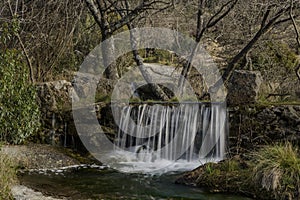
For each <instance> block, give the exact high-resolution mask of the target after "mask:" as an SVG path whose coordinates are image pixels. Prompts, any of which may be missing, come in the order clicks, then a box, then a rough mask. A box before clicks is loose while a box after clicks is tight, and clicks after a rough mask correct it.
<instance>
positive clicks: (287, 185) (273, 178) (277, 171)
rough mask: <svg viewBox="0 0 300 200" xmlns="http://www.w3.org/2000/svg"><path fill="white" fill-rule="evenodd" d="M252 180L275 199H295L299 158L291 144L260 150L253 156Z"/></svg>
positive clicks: (298, 187)
mask: <svg viewBox="0 0 300 200" xmlns="http://www.w3.org/2000/svg"><path fill="white" fill-rule="evenodd" d="M253 161H254V162H255V165H254V166H255V167H254V168H253V179H254V181H255V182H257V183H258V184H259V185H261V186H262V187H263V188H265V189H266V190H268V191H272V192H274V193H275V196H276V198H277V199H286V198H291V199H296V197H297V196H296V195H297V193H298V194H299V192H300V156H299V151H298V149H296V148H294V147H293V146H292V145H291V144H289V143H288V144H285V145H275V146H268V147H264V148H262V149H261V150H260V151H258V152H257V153H254V154H253Z"/></svg>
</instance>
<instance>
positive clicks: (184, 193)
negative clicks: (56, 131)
mask: <svg viewBox="0 0 300 200" xmlns="http://www.w3.org/2000/svg"><path fill="white" fill-rule="evenodd" d="M176 177H178V174H176V173H169V174H164V175H160V176H158V175H144V174H132V173H131V174H128V173H121V172H118V171H116V170H112V169H91V168H81V169H76V170H71V171H64V172H62V173H57V172H52V173H46V174H41V173H40V172H30V173H29V172H26V173H22V174H21V175H20V176H19V179H20V182H21V183H22V184H24V185H27V186H29V187H31V188H33V189H35V190H38V191H41V192H43V193H44V194H46V195H52V196H53V195H54V196H56V197H67V198H68V199H197V200H249V198H246V197H240V196H234V195H228V194H212V193H209V192H206V191H204V190H202V189H200V188H195V187H188V186H184V185H178V184H174V181H175V179H176Z"/></svg>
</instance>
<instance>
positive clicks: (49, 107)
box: [37, 80, 72, 113]
mask: <svg viewBox="0 0 300 200" xmlns="http://www.w3.org/2000/svg"><path fill="white" fill-rule="evenodd" d="M37 90H38V99H39V104H40V107H41V110H42V112H44V113H46V112H47V111H58V110H59V109H62V108H65V107H71V98H70V95H71V92H72V84H71V83H70V82H68V81H66V80H60V81H52V82H44V83H40V84H38V85H37Z"/></svg>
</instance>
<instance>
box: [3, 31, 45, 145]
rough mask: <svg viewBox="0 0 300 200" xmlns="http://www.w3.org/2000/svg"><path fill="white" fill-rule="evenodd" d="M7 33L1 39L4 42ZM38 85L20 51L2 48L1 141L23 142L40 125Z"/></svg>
mask: <svg viewBox="0 0 300 200" xmlns="http://www.w3.org/2000/svg"><path fill="white" fill-rule="evenodd" d="M3 37H5V36H3V35H2V37H1V41H4V40H5V39H3ZM39 124H40V123H39V108H38V105H37V102H36V90H35V87H34V86H33V85H31V84H29V72H28V68H27V67H26V65H25V64H24V62H23V61H22V56H21V54H20V52H18V51H17V50H15V49H9V48H5V49H2V50H0V127H1V128H0V140H1V141H5V142H9V143H14V144H20V143H23V142H24V141H25V140H26V139H27V138H28V137H29V136H31V135H33V134H34V133H35V132H36V131H37V130H38V128H39Z"/></svg>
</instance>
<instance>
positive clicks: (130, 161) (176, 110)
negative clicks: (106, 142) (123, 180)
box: [108, 103, 227, 173]
mask: <svg viewBox="0 0 300 200" xmlns="http://www.w3.org/2000/svg"><path fill="white" fill-rule="evenodd" d="M117 116H119V119H118V120H119V121H117V123H118V124H119V132H118V136H117V138H116V140H115V150H114V152H112V153H111V154H110V155H108V157H110V162H109V165H110V166H111V167H113V168H115V169H118V170H120V171H123V172H142V173H164V172H168V171H185V170H192V169H194V168H196V167H198V166H199V165H202V164H204V163H206V162H217V161H220V160H222V159H223V158H224V157H225V146H226V134H227V129H226V127H227V126H226V108H225V106H224V104H201V103H186V104H177V105H176V104H174V105H160V104H156V105H147V104H143V105H138V106H136V105H135V106H134V105H129V106H125V107H119V110H118V113H117Z"/></svg>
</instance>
